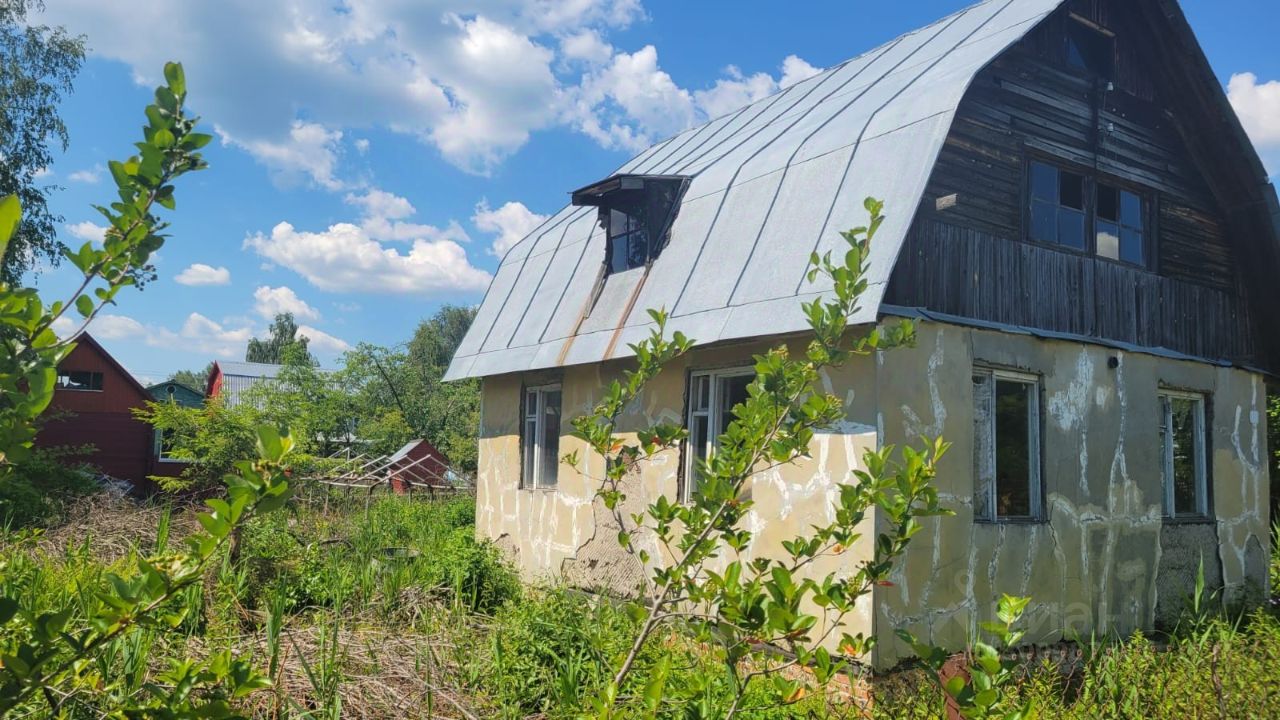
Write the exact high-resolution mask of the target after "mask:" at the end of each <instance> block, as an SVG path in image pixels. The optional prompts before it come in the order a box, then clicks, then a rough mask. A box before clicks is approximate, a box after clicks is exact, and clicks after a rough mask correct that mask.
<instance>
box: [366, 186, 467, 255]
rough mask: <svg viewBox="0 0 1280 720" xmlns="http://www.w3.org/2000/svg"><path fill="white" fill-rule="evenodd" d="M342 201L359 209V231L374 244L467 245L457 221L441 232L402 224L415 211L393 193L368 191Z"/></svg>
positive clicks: (417, 224)
mask: <svg viewBox="0 0 1280 720" xmlns="http://www.w3.org/2000/svg"><path fill="white" fill-rule="evenodd" d="M344 200H345V201H346V203H347V204H348V205H353V206H355V207H358V208H360V210H361V212H360V228H361V229H362V230H364V231H365V232H366V233H368V235H369V237H371V238H373V239H374V240H379V241H384V242H385V241H399V242H412V241H415V240H428V241H431V242H439V241H442V240H451V241H453V242H462V243H464V242H470V241H471V238H470V237H468V236H467V231H466V230H463V229H462V226H461V225H459V224H458V223H457V221H450V222H449V224H448V225H447V226H445V227H444V228H438V227H436V226H434V225H424V224H421V223H412V222H405V218H408V217H411V216H412V215H414V214H415V213H416V212H418V210H417V208H415V207H414V206H413V204H412V203H410V202H409V200H408V199H406V198H403V197H401V196H399V195H396V194H395V193H389V192H386V191H385V190H380V189H378V188H370V189H368V190H366V191H365V192H364V193H363V194H354V193H348V194H347V196H346V197H345V198H344Z"/></svg>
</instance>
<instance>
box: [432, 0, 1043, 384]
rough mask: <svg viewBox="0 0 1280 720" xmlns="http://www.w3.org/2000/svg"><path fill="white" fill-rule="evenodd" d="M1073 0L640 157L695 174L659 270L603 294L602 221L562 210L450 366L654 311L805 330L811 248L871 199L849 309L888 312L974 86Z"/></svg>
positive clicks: (617, 344)
mask: <svg viewBox="0 0 1280 720" xmlns="http://www.w3.org/2000/svg"><path fill="white" fill-rule="evenodd" d="M1062 2H1063V0H987V1H986V2H982V3H979V4H977V5H974V6H972V7H970V8H968V9H966V10H962V11H961V12H959V13H956V14H954V15H951V16H949V17H947V18H944V19H942V20H940V21H938V22H936V23H934V24H933V25H930V26H928V27H926V28H923V29H921V30H917V31H915V32H913V33H909V34H907V35H904V36H902V37H900V38H898V39H896V40H893V41H892V42H889V43H887V44H885V45H883V46H881V47H879V48H876V49H875V50H872V51H871V52H868V53H866V54H864V55H862V56H860V57H857V58H855V59H853V60H849V61H848V62H845V63H843V64H840V65H837V66H835V67H833V68H830V69H828V70H826V71H824V72H822V73H820V74H818V75H816V76H814V77H812V78H810V79H808V80H805V81H804V82H801V83H798V84H796V85H793V86H791V87H789V88H787V89H786V90H783V91H781V92H779V93H777V94H775V95H772V96H770V97H767V98H764V99H763V100H760V101H758V102H755V103H753V104H751V105H748V106H747V107H744V108H742V109H741V110H738V111H737V112H734V113H731V114H729V115H726V116H724V117H721V118H717V119H715V120H712V121H711V122H709V123H707V124H705V125H702V126H700V127H697V128H693V129H691V130H688V131H685V132H683V133H681V134H679V135H677V136H675V137H673V138H671V139H669V140H666V141H664V142H661V143H658V144H657V145H654V146H653V147H651V148H649V149H648V150H646V151H644V152H643V153H641V154H640V155H639V156H638V157H636V158H635V159H633V160H632V161H630V162H628V163H627V164H626V165H624V166H623V167H622V168H620V169H619V170H618V171H617V172H618V173H623V174H637V175H686V176H691V177H692V182H691V184H690V186H689V188H688V191H687V192H686V193H685V195H684V198H683V201H682V202H681V204H680V209H679V215H678V216H677V217H676V220H675V224H674V225H673V226H672V229H671V237H670V241H669V242H668V244H667V246H666V248H665V249H664V250H663V251H662V254H661V255H659V256H658V257H657V259H656V260H654V261H653V263H652V266H651V267H650V268H648V269H646V268H643V267H642V268H636V269H634V270H629V271H627V272H623V273H615V274H612V275H610V276H609V277H608V278H607V280H605V282H604V286H603V288H602V289H601V290H600V291H599V296H598V298H596V299H595V303H594V305H592V299H593V296H594V295H595V291H596V287H597V283H598V281H599V280H600V278H601V273H602V269H603V263H604V252H605V249H604V248H605V238H604V233H603V231H602V230H601V229H600V227H599V225H598V224H597V222H596V209H595V208H592V207H572V206H570V207H566V208H564V209H563V210H561V211H560V212H558V213H557V214H555V215H554V216H552V217H551V218H549V219H548V220H547V221H546V222H544V223H543V224H542V225H541V226H540V227H539V228H537V229H536V230H534V232H533V233H532V234H530V235H529V236H528V237H526V238H525V239H524V240H522V241H521V242H520V243H519V244H517V245H516V246H514V247H513V248H511V250H510V251H509V252H508V253H507V255H506V257H504V258H503V260H502V264H501V265H500V267H499V268H498V271H497V273H496V274H495V276H494V279H493V282H492V284H491V285H490V287H489V291H488V293H487V294H486V295H485V299H484V302H483V303H482V304H481V306H480V310H479V313H478V314H477V316H476V319H475V322H474V323H473V324H472V326H471V330H470V331H469V332H468V333H467V336H466V338H465V339H464V340H463V342H462V344H461V345H460V346H459V348H458V351H457V353H456V354H455V356H454V360H453V364H452V365H451V366H450V367H449V372H448V374H447V376H446V378H447V379H458V378H464V377H479V376H485V375H496V374H500V373H508V372H517V371H523V370H535V369H542V368H550V367H556V366H560V365H575V364H580V363H592V362H599V361H601V360H606V359H610V358H617V357H627V356H629V355H630V354H631V351H630V349H629V348H628V344H629V343H633V342H636V341H638V340H640V339H641V338H643V337H644V336H645V335H647V334H648V332H649V330H650V318H649V316H648V314H647V313H646V312H645V309H646V308H663V307H664V308H666V309H668V310H669V311H670V313H671V320H670V329H671V330H681V331H683V332H684V333H685V334H687V335H688V336H689V337H691V338H693V339H695V340H696V341H697V342H698V343H700V344H707V343H711V342H716V341H720V340H732V339H742V338H750V337H758V336H764V335H776V334H781V333H789V332H796V331H800V330H804V329H806V328H807V327H808V325H807V324H806V322H805V318H804V316H803V314H802V312H801V308H800V303H801V301H802V300H804V299H809V298H812V297H813V296H814V295H816V294H817V292H816V290H815V288H814V286H810V285H808V284H807V282H806V281H805V277H804V275H805V270H806V267H807V263H808V260H809V255H810V252H811V251H813V250H818V251H820V252H821V251H825V250H827V249H837V247H838V245H839V244H840V243H842V242H843V240H841V238H840V235H839V231H841V230H845V229H848V228H850V227H855V226H857V225H863V224H865V220H866V211H865V210H864V208H863V202H862V201H863V199H864V198H866V197H867V196H875V197H878V198H881V199H883V200H884V201H885V205H886V209H885V212H886V215H887V219H886V221H885V223H884V225H883V226H882V228H881V230H880V233H879V234H878V235H877V236H876V243H875V245H874V247H873V248H872V252H871V258H870V262H871V273H870V277H869V278H868V279H869V281H870V283H871V286H870V290H869V291H868V294H867V295H866V296H865V297H864V299H863V303H862V308H863V309H862V311H861V312H860V313H859V315H858V317H855V318H853V320H854V321H855V322H871V321H874V320H875V319H876V317H877V316H878V314H879V309H880V301H881V298H882V296H883V294H884V290H885V287H886V285H887V283H888V281H889V276H890V274H891V273H892V271H893V265H894V263H895V261H896V259H897V256H898V251H899V250H900V249H901V247H902V243H903V241H904V240H905V238H906V234H907V231H908V229H909V228H910V225H911V221H912V218H913V216H914V214H915V210H916V207H917V206H918V205H919V204H920V199H921V196H922V195H923V193H924V190H925V185H926V184H927V183H928V180H929V176H930V174H931V172H932V170H933V166H934V163H935V162H936V160H937V157H938V153H939V151H940V150H941V148H942V144H943V142H944V141H945V140H946V137H947V133H948V132H949V131H950V128H951V122H952V119H953V117H954V115H955V112H956V108H957V106H958V105H959V104H960V101H961V99H962V98H963V97H964V93H965V91H966V90H967V89H968V87H969V85H970V83H971V82H972V81H973V78H974V76H975V75H977V73H978V72H979V71H980V70H982V68H984V67H986V65H987V64H989V63H990V62H991V61H993V60H994V59H995V58H996V57H997V56H999V55H1000V54H1001V53H1002V52H1004V51H1005V50H1006V49H1008V48H1009V47H1010V46H1012V45H1013V44H1014V43H1015V42H1017V41H1018V40H1020V39H1021V38H1022V37H1023V36H1024V35H1026V34H1027V33H1028V32H1029V31H1030V30H1031V29H1032V28H1034V27H1035V26H1036V25H1037V24H1038V23H1039V22H1040V21H1041V20H1043V19H1044V18H1045V17H1046V16H1047V15H1049V14H1050V13H1052V12H1053V11H1054V10H1056V9H1057V8H1058V6H1059V5H1060V4H1061V3H1062ZM819 289H820V288H819Z"/></svg>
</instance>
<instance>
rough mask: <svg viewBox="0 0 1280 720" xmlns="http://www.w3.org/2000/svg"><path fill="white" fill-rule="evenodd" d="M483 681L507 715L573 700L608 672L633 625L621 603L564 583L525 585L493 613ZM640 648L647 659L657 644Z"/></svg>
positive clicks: (565, 707) (605, 679)
mask: <svg viewBox="0 0 1280 720" xmlns="http://www.w3.org/2000/svg"><path fill="white" fill-rule="evenodd" d="M496 620H497V626H496V627H495V629H494V632H493V636H492V642H493V648H492V656H491V660H490V661H491V663H492V666H491V669H490V672H488V673H486V675H485V679H486V684H487V685H489V687H488V688H486V689H487V690H488V691H489V692H491V693H492V694H493V697H494V699H495V700H496V701H497V705H498V706H499V708H501V712H502V713H503V715H504V716H505V717H524V716H525V715H527V714H530V713H537V712H548V713H550V712H553V711H556V710H559V711H561V712H562V713H563V714H564V715H565V716H569V715H571V714H572V711H573V710H575V709H578V708H579V702H580V698H583V697H585V696H586V694H587V693H591V692H592V691H593V690H596V689H598V688H601V687H602V686H604V685H607V684H608V683H609V681H610V680H612V677H613V675H612V666H613V664H614V663H615V662H617V660H618V658H620V657H621V656H622V655H624V654H625V653H626V651H627V649H628V648H629V647H630V645H631V638H632V636H633V634H634V633H635V631H636V629H637V627H638V625H637V624H636V623H635V622H634V621H632V620H631V619H630V618H628V617H627V616H626V615H625V614H623V613H622V611H621V610H619V609H617V608H615V607H613V606H611V605H608V604H605V603H599V602H595V601H593V599H591V598H589V597H587V596H585V595H582V594H580V593H576V592H573V591H570V590H566V589H563V588H553V589H549V590H545V591H542V592H536V593H530V594H529V597H527V598H526V599H525V600H524V601H523V602H519V603H512V604H510V605H508V606H507V607H505V608H503V610H502V611H501V612H499V613H498V615H497V618H496ZM651 648H653V649H646V652H647V656H646V658H645V659H646V660H648V661H650V664H652V661H653V659H654V658H653V657H652V656H653V654H654V652H655V651H656V649H657V644H656V643H655V644H654V645H653V646H651Z"/></svg>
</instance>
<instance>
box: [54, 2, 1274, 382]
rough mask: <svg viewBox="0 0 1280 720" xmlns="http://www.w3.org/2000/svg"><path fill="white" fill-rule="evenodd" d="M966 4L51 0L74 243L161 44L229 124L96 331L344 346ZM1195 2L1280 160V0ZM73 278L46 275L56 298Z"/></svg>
mask: <svg viewBox="0 0 1280 720" xmlns="http://www.w3.org/2000/svg"><path fill="white" fill-rule="evenodd" d="M967 4H969V3H968V2H966V1H965V0H914V1H913V2H878V1H877V2H870V1H868V0H840V1H836V0H823V1H816V0H815V1H810V2H805V3H783V2H761V1H748V2H743V1H738V2H732V3H730V2H710V1H699V2H688V1H687V0H685V1H684V2H677V1H676V0H469V1H468V0H429V1H426V2H424V1H422V0H273V1H272V2H269V3H262V2H258V1H257V0H223V1H220V2H213V0H191V2H182V3H176V2H172V1H171V0H116V1H115V2H111V3H105V2H101V0H57V2H50V3H49V9H48V11H47V12H46V14H45V16H44V17H43V18H42V21H43V22H48V23H53V24H63V25H66V26H67V27H68V28H69V29H71V30H73V31H75V32H79V33H83V34H85V35H86V36H87V37H88V42H89V45H90V48H91V57H90V59H89V61H88V62H87V63H86V65H85V67H84V70H83V71H82V73H81V75H80V77H79V78H78V80H77V82H76V87H75V93H74V94H73V95H72V96H71V97H69V98H68V100H67V101H66V103H65V105H64V107H63V109H62V110H63V116H64V118H65V119H66V121H67V124H68V126H69V129H70V133H71V146H70V148H69V149H68V151H67V152H66V153H65V154H62V155H60V156H59V157H58V159H57V161H56V162H55V164H54V165H53V166H52V167H50V168H49V169H48V175H47V176H46V181H48V182H51V183H55V184H58V185H61V186H63V187H64V189H63V190H61V191H59V192H58V193H57V194H56V195H55V199H54V201H53V209H54V210H55V211H56V212H58V213H60V214H62V215H64V216H65V219H66V222H65V224H64V225H63V227H62V228H61V232H62V238H63V240H64V241H65V242H67V243H68V244H74V245H76V246H78V245H79V244H81V243H82V242H84V238H92V237H94V236H95V233H98V232H100V231H99V230H98V229H97V228H96V227H95V225H94V224H95V222H96V214H95V213H94V212H93V211H92V210H91V209H90V204H92V203H100V202H104V201H105V200H107V199H108V198H109V195H110V180H109V177H108V176H107V175H106V173H105V170H104V168H105V164H106V161H107V160H108V159H113V158H118V157H120V156H122V155H124V154H126V151H127V149H128V148H129V143H131V142H133V139H134V137H135V135H136V134H137V133H138V132H139V126H140V124H141V119H142V108H143V106H144V105H145V104H146V103H147V102H148V100H149V97H150V91H151V88H152V87H153V86H154V84H155V82H156V81H157V79H158V76H159V71H160V68H161V66H162V65H163V62H164V61H165V60H167V59H177V60H180V61H182V62H183V64H184V65H185V66H186V70H187V78H188V86H189V88H190V91H191V105H192V107H193V109H194V110H195V112H197V113H199V114H201V115H202V116H203V118H204V122H205V125H206V126H207V128H209V129H210V130H214V131H216V133H217V136H218V138H219V140H218V141H217V142H215V143H213V144H211V145H210V146H209V148H208V151H207V153H206V156H207V158H208V160H209V163H210V165H211V168H210V169H209V170H207V171H205V172H202V173H199V174H197V175H194V176H190V177H188V178H184V179H183V180H182V182H181V185H180V187H179V188H178V212H177V213H176V214H174V215H173V216H172V220H173V226H172V228H171V232H172V234H173V238H172V239H171V240H170V241H169V243H168V244H167V245H166V246H165V247H164V248H163V250H161V252H160V257H159V260H158V262H157V265H158V268H159V272H160V279H159V280H158V281H156V282H155V283H153V284H151V285H149V286H148V287H147V288H146V289H145V290H144V291H143V292H141V293H137V292H131V293H126V294H124V295H123V296H122V298H121V300H120V305H119V307H116V308H111V309H110V310H109V312H108V314H107V315H106V316H104V317H102V318H101V319H100V320H99V321H98V322H96V323H95V326H94V327H93V328H92V329H91V330H92V332H93V333H94V334H95V336H96V337H98V339H99V340H101V341H102V343H103V344H104V345H105V346H106V347H107V348H108V349H109V350H110V351H111V352H112V353H113V354H114V355H115V356H116V357H117V358H118V359H119V360H120V361H121V362H122V363H124V365H125V366H126V367H127V368H129V369H130V370H131V371H132V372H133V373H134V374H135V375H138V376H139V377H140V378H142V379H143V380H151V379H155V380H159V379H163V377H164V376H165V375H167V373H169V372H170V371H173V370H177V369H183V368H193V369H194V368H199V367H202V366H203V365H204V364H205V363H207V362H208V361H209V360H211V359H214V358H218V357H225V358H233V359H240V358H241V357H242V356H243V352H244V346H245V343H246V341H247V339H248V337H249V336H250V335H253V334H261V333H262V332H263V331H264V330H265V327H266V325H267V324H268V322H269V319H270V317H271V315H272V314H273V313H274V312H275V311H277V310H293V311H294V313H295V315H297V316H298V318H299V320H300V322H301V324H303V325H304V326H306V332H307V334H308V335H309V336H311V337H312V344H313V347H314V348H315V349H316V350H317V351H318V354H319V355H320V356H321V358H322V360H323V361H324V362H326V363H327V364H330V363H333V362H334V361H336V359H337V358H338V357H340V355H341V352H342V350H343V349H344V348H346V347H349V346H354V345H355V344H357V343H359V342H372V343H376V344H381V345H394V344H397V343H401V342H404V341H405V340H407V339H408V338H409V336H410V335H411V334H412V332H413V329H414V327H415V326H416V325H417V323H418V321H419V320H420V319H422V318H424V317H426V316H429V315H430V314H431V313H432V312H434V310H435V309H436V308H437V307H439V305H440V304H442V303H446V302H449V303H457V304H473V303H476V302H478V301H479V299H480V297H481V296H482V294H483V292H484V288H485V286H486V284H487V281H488V278H489V275H490V274H491V273H492V272H493V271H494V269H495V268H496V265H497V263H498V259H499V257H500V254H501V252H502V250H503V248H505V247H507V246H509V245H510V243H512V242H514V241H516V240H518V239H519V237H521V236H522V235H523V234H524V232H526V231H527V230H529V229H531V228H532V226H533V225H535V224H536V223H537V221H538V220H539V217H540V216H541V215H546V214H551V213H554V212H555V211H556V210H557V209H559V207H560V206H561V205H563V204H564V203H565V202H566V200H567V192H568V191H569V190H571V189H573V188H576V187H579V186H582V185H585V184H587V183H589V182H591V181H594V180H597V179H600V178H602V177H604V176H606V175H607V174H608V173H609V172H610V171H612V170H613V169H614V168H616V167H617V166H618V165H620V164H621V163H623V162H624V161H625V160H626V159H627V158H628V157H630V156H631V155H632V154H634V152H635V151H636V150H638V149H639V148H642V147H643V146H645V145H646V144H648V143H649V142H652V141H655V140H658V139H661V138H663V137H666V136H668V135H670V134H672V133H674V132H676V131H678V130H680V129H682V128H684V127H688V126H689V125H691V124H697V123H699V122H701V121H703V120H705V119H707V118H709V117H714V116H716V115H720V114H722V113H724V112H727V111H730V110H733V109H735V108H736V107H739V106H741V105H742V104H744V103H745V102H747V101H749V100H751V99H753V98H757V97H762V96H764V95H767V94H770V93H772V92H775V91H776V90H777V89H778V88H779V87H782V86H785V85H786V84H788V83H790V82H794V81H796V80H798V79H802V78H803V77H806V76H807V75H808V74H810V73H812V72H815V71H816V69H817V68H821V67H826V66H829V65H832V64H834V63H837V62H840V61H842V60H844V59H846V58H849V57H852V56H854V55H857V54H859V53H861V52H863V51H865V50H868V49H870V48H872V47H874V46H876V45H878V44H880V43H882V42H884V41H886V40H888V39H891V38H893V37H895V36H897V35H899V34H901V33H903V32H906V31H909V30H912V29H914V28H917V27H920V26H922V25H925V24H927V23H929V22H932V21H933V20H936V19H937V18H939V17H941V16H943V15H945V14H948V13H950V12H953V11H955V10H958V9H960V8H962V7H964V6H965V5H967ZM1184 7H1185V9H1186V11H1187V13H1188V15H1189V17H1190V19H1191V22H1192V25H1193V27H1194V28H1195V29H1196V31H1197V33H1198V34H1199V37H1200V41H1201V43H1202V45H1203V46H1204V48H1205V51H1206V52H1207V54H1208V56H1209V59H1210V61H1211V62H1212V64H1213V67H1214V69H1215V71H1216V72H1217V74H1218V76H1219V79H1220V80H1221V82H1222V83H1223V85H1224V87H1226V86H1229V87H1230V93H1231V96H1232V100H1233V103H1234V104H1235V105H1236V107H1237V109H1238V111H1239V112H1240V114H1241V115H1242V117H1243V119H1244V120H1245V124H1246V127H1247V128H1248V130H1249V131H1250V133H1251V135H1252V136H1253V137H1254V140H1255V144H1256V145H1257V146H1258V147H1259V150H1260V151H1261V152H1262V154H1263V156H1264V158H1266V159H1267V161H1268V165H1269V167H1271V168H1272V169H1273V170H1275V169H1280V53H1277V52H1276V51H1275V41H1276V37H1277V36H1278V35H1280V33H1278V32H1277V31H1280V3H1276V2H1274V0H1184ZM143 18H146V19H147V21H146V22H144V21H143V20H142V19H143ZM148 27H150V28H154V30H151V31H147V30H145V28H148ZM74 279H75V278H74V277H73V276H72V273H71V272H70V271H68V270H67V268H66V267H63V268H58V269H55V270H45V271H43V272H42V273H41V274H40V276H39V278H38V284H39V286H40V287H41V288H42V289H43V290H46V291H47V295H48V297H51V298H52V297H56V296H58V295H59V294H60V293H65V292H66V291H67V290H68V289H69V288H70V287H71V286H72V283H73V282H74Z"/></svg>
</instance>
